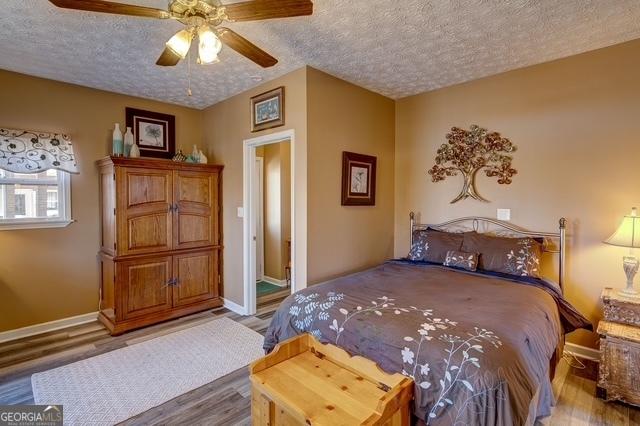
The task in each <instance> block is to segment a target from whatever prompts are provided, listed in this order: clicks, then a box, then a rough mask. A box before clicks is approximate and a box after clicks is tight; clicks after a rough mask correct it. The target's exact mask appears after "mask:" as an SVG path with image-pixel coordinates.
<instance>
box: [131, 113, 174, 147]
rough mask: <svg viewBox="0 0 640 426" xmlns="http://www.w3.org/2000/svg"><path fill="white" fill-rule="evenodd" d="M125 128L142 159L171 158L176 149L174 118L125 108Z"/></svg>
mask: <svg viewBox="0 0 640 426" xmlns="http://www.w3.org/2000/svg"><path fill="white" fill-rule="evenodd" d="M126 115H127V127H131V131H132V132H133V137H134V139H135V142H136V144H138V148H140V155H141V156H142V157H158V158H171V157H173V154H174V151H175V147H176V117H175V116H173V115H169V114H161V113H159V112H152V111H144V110H141V109H135V108H127V109H126Z"/></svg>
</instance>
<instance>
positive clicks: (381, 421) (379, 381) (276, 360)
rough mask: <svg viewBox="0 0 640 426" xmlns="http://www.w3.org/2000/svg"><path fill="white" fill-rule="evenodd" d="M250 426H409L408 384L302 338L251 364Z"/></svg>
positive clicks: (335, 349)
mask: <svg viewBox="0 0 640 426" xmlns="http://www.w3.org/2000/svg"><path fill="white" fill-rule="evenodd" d="M250 372H251V384H252V405H251V412H252V420H253V425H261V426H266V425H271V426H272V425H327V426H336V425H389V426H392V425H393V426H400V425H408V424H409V419H410V413H409V410H410V402H411V399H412V397H413V381H412V380H411V379H410V378H408V377H405V376H403V375H401V374H386V373H384V372H383V371H382V370H380V369H379V368H378V366H377V365H376V364H375V363H374V362H372V361H370V360H368V359H365V358H362V357H359V356H355V357H351V356H350V355H349V354H348V353H347V352H345V351H344V350H342V349H340V348H338V347H336V346H333V345H323V344H321V343H320V342H318V341H317V340H316V339H315V338H314V337H313V336H311V335H309V334H303V335H300V336H297V337H294V338H292V339H290V340H287V341H286V342H282V343H280V344H279V345H278V346H276V348H275V349H274V350H273V352H272V353H270V354H269V355H267V356H265V357H264V358H262V359H260V360H258V361H255V362H254V363H253V364H252V365H251V366H250Z"/></svg>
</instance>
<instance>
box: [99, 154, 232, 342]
mask: <svg viewBox="0 0 640 426" xmlns="http://www.w3.org/2000/svg"><path fill="white" fill-rule="evenodd" d="M98 168H99V169H100V198H101V208H100V210H101V222H102V232H101V249H100V254H99V257H100V263H101V269H102V274H101V275H102V276H101V285H100V313H99V319H100V321H102V323H104V324H105V325H106V327H107V328H108V329H109V330H110V331H111V334H120V333H123V332H125V331H127V330H131V329H134V328H138V327H142V326H145V325H149V324H153V323H157V322H160V321H165V320H168V319H171V318H176V317H179V316H182V315H187V314H190V313H193V312H197V311H201V310H205V309H209V308H214V307H218V306H221V305H222V304H223V302H222V298H221V297H222V223H221V221H222V205H221V200H222V168H223V166H216V165H208V164H192V163H179V162H174V161H170V160H158V159H151V158H123V157H107V158H104V159H102V160H100V161H98Z"/></svg>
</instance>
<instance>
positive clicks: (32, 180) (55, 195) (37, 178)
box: [0, 169, 71, 229]
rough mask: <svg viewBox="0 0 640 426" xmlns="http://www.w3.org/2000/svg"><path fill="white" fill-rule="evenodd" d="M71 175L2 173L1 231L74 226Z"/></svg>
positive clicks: (0, 174) (45, 172)
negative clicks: (70, 224) (72, 222)
mask: <svg viewBox="0 0 640 426" xmlns="http://www.w3.org/2000/svg"><path fill="white" fill-rule="evenodd" d="M70 181H71V179H70V178H69V174H68V173H66V172H61V171H58V170H51V169H50V170H47V171H44V172H40V173H12V172H8V171H5V170H0V229H19V228H50V227H62V226H66V225H68V224H69V223H71V188H70Z"/></svg>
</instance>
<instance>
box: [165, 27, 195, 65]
mask: <svg viewBox="0 0 640 426" xmlns="http://www.w3.org/2000/svg"><path fill="white" fill-rule="evenodd" d="M192 38H193V34H192V33H191V31H189V30H188V29H185V30H181V31H178V32H177V33H175V34H174V35H173V37H171V38H170V39H169V41H168V42H167V47H168V48H169V49H171V51H172V52H173V53H175V54H176V55H178V56H180V57H181V58H182V59H184V58H186V57H187V53H189V48H190V47H191V40H192Z"/></svg>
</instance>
